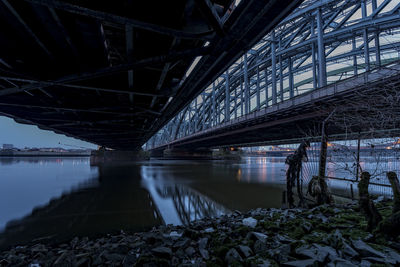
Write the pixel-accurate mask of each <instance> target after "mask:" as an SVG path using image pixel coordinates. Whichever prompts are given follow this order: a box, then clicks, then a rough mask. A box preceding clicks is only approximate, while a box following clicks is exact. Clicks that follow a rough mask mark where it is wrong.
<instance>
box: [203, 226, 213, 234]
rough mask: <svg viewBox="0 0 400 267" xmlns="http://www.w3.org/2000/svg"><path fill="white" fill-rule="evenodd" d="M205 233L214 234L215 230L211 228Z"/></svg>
mask: <svg viewBox="0 0 400 267" xmlns="http://www.w3.org/2000/svg"><path fill="white" fill-rule="evenodd" d="M204 232H206V233H213V232H214V228H212V227H209V228H207V229H205V230H204Z"/></svg>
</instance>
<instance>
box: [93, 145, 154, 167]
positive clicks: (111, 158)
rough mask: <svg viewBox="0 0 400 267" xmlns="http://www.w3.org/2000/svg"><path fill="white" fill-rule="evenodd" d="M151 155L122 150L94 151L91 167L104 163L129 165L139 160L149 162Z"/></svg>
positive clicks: (143, 152)
mask: <svg viewBox="0 0 400 267" xmlns="http://www.w3.org/2000/svg"><path fill="white" fill-rule="evenodd" d="M148 159H149V153H147V152H145V151H142V150H141V151H122V150H105V149H99V150H94V151H92V153H91V154H90V165H92V166H96V165H101V164H104V163H127V162H132V161H138V160H148Z"/></svg>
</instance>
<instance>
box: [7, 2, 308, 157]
mask: <svg viewBox="0 0 400 267" xmlns="http://www.w3.org/2000/svg"><path fill="white" fill-rule="evenodd" d="M235 2H236V1H233V0H191V1H155V2H154V1H130V0H123V1H117V2H116V1H113V2H112V3H111V2H109V1H106V2H99V1H89V0H84V1H72V0H52V1H49V0H15V1H9V0H1V1H0V113H1V114H3V115H6V116H10V117H13V118H15V119H18V121H19V122H24V123H29V124H35V125H38V126H40V127H41V128H44V129H51V130H54V131H56V132H59V133H65V134H67V135H70V136H74V137H77V138H80V139H82V140H87V141H90V142H93V143H96V144H98V145H103V146H107V147H111V148H115V149H129V150H132V149H138V148H140V147H141V146H142V144H143V143H144V142H145V141H146V140H147V139H148V138H149V137H151V136H152V135H153V134H154V133H155V132H156V131H157V130H159V129H160V127H162V126H163V125H164V124H165V122H166V121H168V120H169V119H170V118H171V117H172V116H174V115H175V114H176V113H177V112H179V111H180V109H182V108H183V107H184V105H185V104H187V103H188V102H189V101H191V100H192V99H193V97H195V96H196V95H197V94H198V93H200V91H201V90H202V89H203V88H204V86H205V85H207V84H208V83H209V82H210V81H211V80H212V79H215V78H216V77H218V75H219V74H220V73H221V72H222V71H224V68H226V67H227V66H229V65H230V64H231V63H233V62H234V61H235V60H236V59H237V58H238V57H239V56H240V54H241V53H243V51H246V50H247V49H249V48H250V47H251V46H253V45H254V44H255V43H256V42H257V41H258V40H259V39H260V37H262V36H263V35H265V34H266V33H267V32H268V31H270V30H271V29H272V28H273V27H274V26H275V25H276V24H277V23H278V22H279V21H280V20H282V19H283V18H284V17H285V16H287V15H288V14H289V12H291V11H292V10H293V9H294V8H295V7H296V6H297V5H298V4H299V3H300V2H301V1H300V0H296V1H290V0H282V1H268V0H247V1H245V0H243V1H241V2H240V4H239V5H238V6H235ZM76 3H79V4H78V5H76ZM200 56H202V57H201V60H199V62H198V64H197V65H196V66H195V68H193V69H192V70H191V69H190V66H191V65H192V63H193V61H194V59H195V58H196V57H200ZM188 69H190V70H191V73H190V75H189V76H188V77H186V76H187V75H188V74H189V71H188Z"/></svg>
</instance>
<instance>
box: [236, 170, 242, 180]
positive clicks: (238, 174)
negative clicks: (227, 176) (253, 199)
mask: <svg viewBox="0 0 400 267" xmlns="http://www.w3.org/2000/svg"><path fill="white" fill-rule="evenodd" d="M241 179H242V169H239V170H238V171H237V175H236V180H237V181H238V182H240V180H241Z"/></svg>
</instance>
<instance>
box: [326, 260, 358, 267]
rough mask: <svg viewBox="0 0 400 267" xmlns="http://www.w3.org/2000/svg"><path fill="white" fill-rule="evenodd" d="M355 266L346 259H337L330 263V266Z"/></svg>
mask: <svg viewBox="0 0 400 267" xmlns="http://www.w3.org/2000/svg"><path fill="white" fill-rule="evenodd" d="M330 266H332V267H353V266H354V263H352V262H351V261H348V260H344V259H336V260H334V261H332V262H330V263H329V264H328V267H330Z"/></svg>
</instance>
